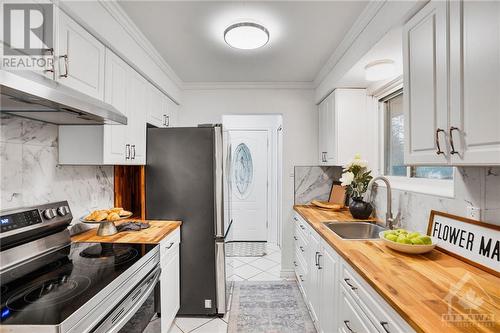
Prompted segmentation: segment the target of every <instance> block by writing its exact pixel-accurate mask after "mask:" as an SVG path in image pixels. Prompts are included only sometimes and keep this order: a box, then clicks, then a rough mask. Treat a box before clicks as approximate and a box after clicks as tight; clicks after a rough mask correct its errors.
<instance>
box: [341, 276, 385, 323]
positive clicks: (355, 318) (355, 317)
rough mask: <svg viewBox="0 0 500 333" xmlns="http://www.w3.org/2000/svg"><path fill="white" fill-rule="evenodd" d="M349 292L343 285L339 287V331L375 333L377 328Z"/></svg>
mask: <svg viewBox="0 0 500 333" xmlns="http://www.w3.org/2000/svg"><path fill="white" fill-rule="evenodd" d="M349 294H350V293H349V291H347V290H346V288H344V287H343V286H342V287H341V288H340V317H339V322H338V323H339V324H338V325H339V332H345V333H352V332H360V333H361V332H363V333H368V332H373V333H376V332H377V329H376V328H375V326H373V324H372V323H371V321H370V320H369V319H368V317H367V316H366V315H365V314H364V312H363V311H362V310H361V309H360V308H359V306H358V305H357V304H356V302H355V301H354V300H353V299H352V297H351V296H350V295H349Z"/></svg>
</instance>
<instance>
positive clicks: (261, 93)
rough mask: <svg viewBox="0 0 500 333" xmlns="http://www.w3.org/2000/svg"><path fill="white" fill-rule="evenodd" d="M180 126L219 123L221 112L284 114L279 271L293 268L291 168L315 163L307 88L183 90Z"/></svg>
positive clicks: (314, 118) (314, 119)
mask: <svg viewBox="0 0 500 333" xmlns="http://www.w3.org/2000/svg"><path fill="white" fill-rule="evenodd" d="M183 102H184V103H183V105H182V106H181V110H180V113H179V124H180V126H194V125H197V124H199V123H220V122H221V121H222V115H224V114H277V113H279V114H282V115H283V203H282V204H283V246H282V270H283V271H288V270H289V271H292V269H293V268H292V257H293V253H292V241H291V240H292V223H290V220H291V214H292V206H293V191H294V185H293V167H294V166H295V165H312V164H314V165H315V164H316V163H317V158H318V156H317V151H318V149H317V146H318V135H317V133H318V112H317V107H316V105H315V104H314V92H313V90H308V89H213V90H210V89H207V90H186V91H185V92H184V94H183Z"/></svg>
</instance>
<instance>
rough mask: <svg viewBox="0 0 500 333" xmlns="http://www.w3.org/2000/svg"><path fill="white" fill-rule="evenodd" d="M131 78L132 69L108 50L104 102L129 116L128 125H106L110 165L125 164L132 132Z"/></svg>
mask: <svg viewBox="0 0 500 333" xmlns="http://www.w3.org/2000/svg"><path fill="white" fill-rule="evenodd" d="M129 77H130V68H129V67H128V65H127V64H126V63H125V62H124V61H123V60H122V59H120V58H119V57H118V56H117V55H115V54H114V53H113V52H111V51H109V50H106V80H105V90H104V100H105V102H106V103H109V104H111V105H113V106H114V107H115V108H116V109H117V110H118V111H120V112H121V113H123V114H124V115H125V116H127V120H128V125H105V130H104V136H105V147H104V161H105V162H106V163H109V164H123V163H125V156H126V154H127V149H126V146H125V145H126V142H125V141H126V136H127V132H128V131H130V124H131V123H132V119H131V118H130V117H129V114H128V113H127V112H128V108H127V93H129V92H130V90H128V89H127V88H128V87H127V83H128V80H129Z"/></svg>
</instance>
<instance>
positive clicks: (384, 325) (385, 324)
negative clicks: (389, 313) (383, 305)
mask: <svg viewBox="0 0 500 333" xmlns="http://www.w3.org/2000/svg"><path fill="white" fill-rule="evenodd" d="M380 325H382V328H383V329H384V331H385V332H386V333H391V332H390V331H389V328H388V327H387V326H389V323H388V322H386V321H381V322H380Z"/></svg>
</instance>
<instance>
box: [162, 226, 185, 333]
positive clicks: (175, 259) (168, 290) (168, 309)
mask: <svg viewBox="0 0 500 333" xmlns="http://www.w3.org/2000/svg"><path fill="white" fill-rule="evenodd" d="M179 244H180V231H179V229H177V231H175V232H174V234H173V235H171V236H170V237H168V238H166V239H164V240H162V241H161V243H160V267H161V275H160V303H161V331H162V332H168V331H169V328H170V326H171V325H172V323H173V322H174V319H175V316H176V314H177V311H179V307H180V266H179Z"/></svg>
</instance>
